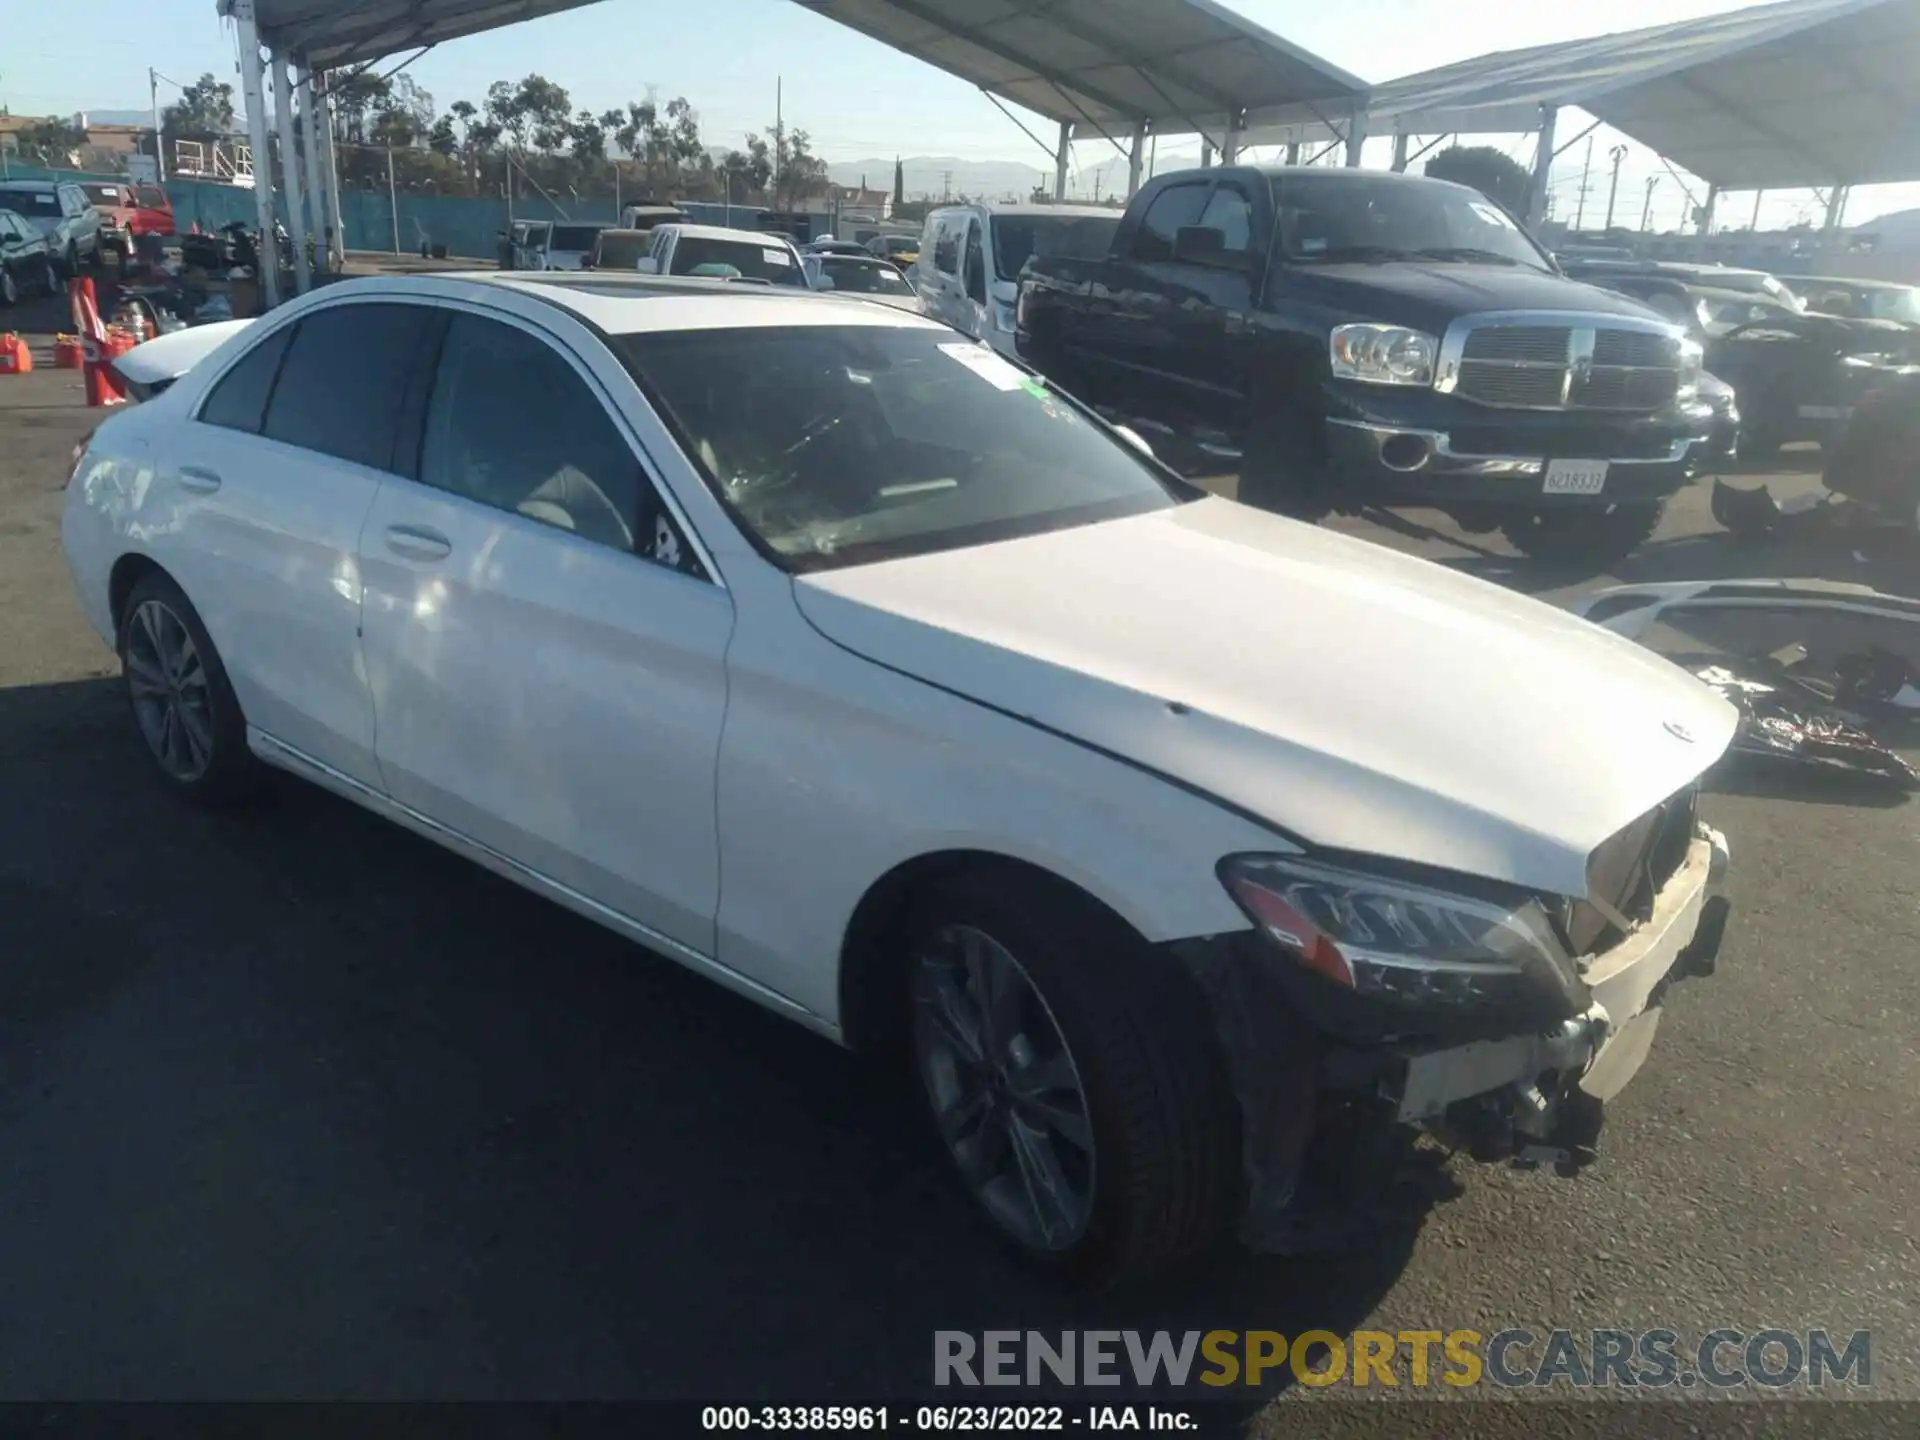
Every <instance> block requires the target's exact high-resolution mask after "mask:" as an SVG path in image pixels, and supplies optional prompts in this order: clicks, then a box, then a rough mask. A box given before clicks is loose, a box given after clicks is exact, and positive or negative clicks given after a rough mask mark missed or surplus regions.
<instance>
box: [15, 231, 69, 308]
mask: <svg viewBox="0 0 1920 1440" xmlns="http://www.w3.org/2000/svg"><path fill="white" fill-rule="evenodd" d="M59 289H60V272H59V270H58V268H57V267H56V266H55V265H54V260H53V247H52V246H51V245H50V244H48V243H47V237H46V236H45V235H43V234H42V233H41V232H40V227H39V226H37V225H35V224H34V223H33V222H32V221H30V220H28V219H27V218H26V216H24V215H18V214H15V213H14V212H13V211H11V210H0V305H15V304H18V303H19V302H20V300H22V299H23V298H24V297H26V296H28V295H35V294H47V295H52V294H54V293H56V292H57V291H58V290H59Z"/></svg>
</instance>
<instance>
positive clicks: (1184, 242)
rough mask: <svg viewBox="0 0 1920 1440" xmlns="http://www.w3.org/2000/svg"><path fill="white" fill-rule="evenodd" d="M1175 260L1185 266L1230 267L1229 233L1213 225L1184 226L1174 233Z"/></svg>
mask: <svg viewBox="0 0 1920 1440" xmlns="http://www.w3.org/2000/svg"><path fill="white" fill-rule="evenodd" d="M1173 258H1174V262H1175V263H1176V264H1183V265H1228V264H1231V263H1232V262H1231V260H1230V259H1229V258H1228V254H1227V232H1226V231H1224V230H1218V229H1215V228H1214V227H1213V226H1211V225H1182V226H1181V227H1180V228H1179V229H1178V230H1176V231H1174V232H1173Z"/></svg>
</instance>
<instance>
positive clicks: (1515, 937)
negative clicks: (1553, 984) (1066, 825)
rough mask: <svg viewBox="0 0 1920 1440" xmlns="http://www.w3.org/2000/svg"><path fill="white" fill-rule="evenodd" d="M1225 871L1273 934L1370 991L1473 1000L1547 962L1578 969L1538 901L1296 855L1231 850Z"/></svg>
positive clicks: (1309, 963) (1246, 906) (1556, 968)
mask: <svg viewBox="0 0 1920 1440" xmlns="http://www.w3.org/2000/svg"><path fill="white" fill-rule="evenodd" d="M1220 878H1221V880H1222V881H1223V882H1224V883H1225V885H1226V887H1227V891H1228V893H1229V894H1231V895H1232V896H1233V898H1234V900H1235V901H1237V902H1238V904H1239V905H1240V908H1241V909H1243V910H1245V911H1246V912H1247V916H1248V918H1249V919H1251V920H1252V921H1253V923H1254V924H1255V925H1257V926H1259V928H1260V930H1261V932H1262V933H1263V934H1264V935H1265V936H1266V937H1267V939H1269V940H1271V941H1272V942H1273V943H1274V944H1276V945H1279V946H1280V947H1281V948H1282V949H1284V950H1287V951H1289V952H1290V953H1291V954H1293V955H1294V956H1295V957H1296V958H1297V959H1299V961H1300V962H1301V963H1302V964H1303V965H1305V966H1306V967H1307V968H1308V969H1310V970H1313V971H1315V972H1317V973H1318V974H1320V975H1322V976H1324V977H1325V978H1326V979H1328V980H1331V981H1332V982H1333V983H1334V984H1336V985H1342V986H1345V987H1347V988H1348V989H1351V990H1354V991H1356V992H1358V993H1360V994H1363V995H1373V996H1377V997H1379V998H1382V999H1392V1000H1401V1001H1408V1002H1412V1003H1431V1002H1435V1001H1439V1002H1451V1003H1473V1002H1476V1001H1479V1000H1484V999H1492V998H1495V997H1498V996H1500V995H1504V994H1507V993H1509V992H1510V991H1511V989H1512V987H1513V986H1514V985H1515V984H1516V983H1517V982H1519V981H1520V979H1521V977H1522V976H1523V975H1525V974H1527V973H1528V972H1529V971H1538V970H1539V969H1540V967H1542V966H1544V967H1546V969H1547V970H1548V971H1549V972H1551V973H1552V974H1553V975H1554V976H1555V977H1556V978H1557V979H1558V980H1561V981H1567V982H1570V981H1571V979H1572V977H1573V974H1574V965H1573V961H1572V959H1571V958H1570V957H1569V956H1568V954H1567V951H1566V947H1565V946H1564V945H1563V944H1562V943H1561V941H1560V938H1559V935H1558V934H1557V933H1556V932H1555V929H1554V926H1553V922H1552V920H1551V919H1550V918H1549V916H1548V914H1547V910H1546V908H1545V906H1544V905H1543V904H1542V903H1541V901H1539V900H1538V899H1535V898H1531V897H1517V896H1516V897H1515V898H1514V899H1512V900H1511V901H1506V900H1495V899H1489V898H1483V897H1480V896H1475V895H1462V894H1456V893H1453V892H1451V891H1446V890H1440V889H1435V888H1434V887H1432V886H1429V885H1423V884H1420V883H1418V882H1415V881H1410V880H1401V879H1398V878H1396V877H1390V876H1383V875H1373V874H1368V873H1366V872H1364V871H1359V870H1349V869H1345V868H1343V867H1340V866H1336V865H1328V864H1323V863H1321V862H1319V861H1317V860H1308V859H1304V858H1301V857H1298V856H1292V855H1236V856H1232V857H1230V858H1228V859H1227V860H1226V861H1224V862H1223V863H1222V864H1221V866H1220Z"/></svg>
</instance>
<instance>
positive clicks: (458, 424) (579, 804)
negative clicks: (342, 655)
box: [360, 309, 733, 957]
mask: <svg viewBox="0 0 1920 1440" xmlns="http://www.w3.org/2000/svg"><path fill="white" fill-rule="evenodd" d="M446 324H447V328H446V332H445V337H444V340H443V342H442V343H441V345H440V347H439V358H438V361H437V364H436V366H435V367H434V368H433V369H432V370H431V371H430V372H428V373H426V374H424V375H423V377H422V384H421V386H420V403H419V415H420V419H419V421H418V423H417V428H416V433H415V435H414V437H413V438H412V440H411V441H403V445H402V449H403V451H406V452H407V454H408V461H407V463H406V464H404V465H403V467H402V468H403V469H405V470H406V471H407V478H404V479H389V480H388V481H387V482H386V483H385V484H384V485H383V486H382V487H381V490H380V494H379V497H378V499H377V500H376V501H375V503H374V506H373V512H372V514H371V515H370V516H369V517H368V519H367V524H366V528H365V534H364V539H363V541H362V544H361V550H360V563H361V566H362V569H363V571H364V574H365V581H366V587H367V591H366V597H367V598H366V611H365V626H364V628H365V639H364V642H363V643H364V648H365V657H366V671H367V678H368V682H369V684H370V686H371V689H372V693H373V701H374V707H375V712H376V716H377V720H378V732H379V743H378V752H379V765H380V772H381V775H382V777H383V779H384V782H385V785H386V788H387V790H388V792H389V793H390V794H391V795H392V796H393V798H394V799H396V800H398V801H399V802H400V803H401V804H403V805H405V806H407V807H409V808H410V809H412V810H414V811H415V812H417V813H418V814H420V815H423V816H425V817H427V818H428V819H429V820H431V821H433V822H434V823H436V824H438V825H441V826H444V827H446V828H447V829H449V830H452V831H454V832H455V833H457V834H459V835H461V836H464V837H465V838H467V839H469V840H471V841H475V842H478V843H479V844H480V845H482V846H484V847H486V848H487V849H489V850H491V851H493V852H495V853H496V854H498V855H501V856H504V857H505V858H506V859H507V860H509V861H511V862H513V863H514V864H516V865H518V866H521V867H524V868H525V869H527V870H530V871H532V872H534V873H535V874H536V875H538V876H540V877H543V878H544V879H546V880H548V881H551V882H554V883H556V884H558V885H559V886H561V887H562V888H563V889H564V890H565V891H567V892H571V894H572V895H573V896H575V897H579V898H580V899H583V900H585V901H587V902H590V903H591V904H592V905H597V906H602V907H605V908H607V909H609V910H611V911H613V912H615V913H616V914H617V915H619V916H621V917H624V918H625V919H627V920H630V921H633V922H637V923H638V924H639V925H641V926H643V927H644V928H645V929H646V930H648V931H650V932H652V933H653V934H654V935H656V936H663V937H665V938H666V939H667V940H670V941H672V942H674V943H675V944H677V945H679V946H682V947H685V948H686V949H689V950H692V951H695V952H697V953H698V954H699V955H701V956H708V957H710V956H711V955H712V954H713V919H714V914H715V910H716V908H717V905H718V897H719V884H720V877H719V859H718V854H719V852H718V843H717V837H716V831H715V820H714V813H715V812H714V775H715V765H716V756H717V753H718V748H719V741H720V724H721V718H722V715H723V713H724V711H725V706H726V693H727V687H726V669H725V652H726V645H727V641H728V638H729V637H730V635H731V634H732V629H733V607H732V605H731V603H730V601H729V598H728V595H727V592H726V591H725V590H724V589H722V588H721V586H720V585H719V584H718V583H717V580H716V578H715V575H714V572H713V571H712V570H711V569H710V568H709V566H708V565H707V564H706V562H705V561H703V559H702V558H701V557H700V556H699V555H697V554H696V552H695V547H694V545H693V543H692V539H691V536H690V535H689V534H688V532H687V530H686V528H685V526H684V525H683V523H682V520H681V518H680V517H679V516H678V514H677V513H675V512H674V511H673V509H672V508H671V506H670V505H669V504H668V503H667V502H666V501H665V500H664V499H663V498H662V491H661V490H660V489H659V488H658V487H657V486H656V484H655V482H654V480H653V477H652V476H651V474H650V471H649V467H648V466H647V464H646V463H645V461H644V459H643V456H642V454H641V452H640V450H639V448H638V446H637V444H636V442H635V436H634V433H633V431H632V429H631V426H630V424H629V422H628V420H627V418H626V417H625V416H624V415H623V414H622V412H621V409H620V403H619V402H618V401H617V400H616V399H615V398H614V397H615V396H616V395H617V394H621V393H625V394H627V395H628V396H629V401H630V403H633V404H636V405H637V404H639V399H638V395H637V393H634V392H633V384H632V381H631V380H630V379H628V378H627V377H626V375H625V372H624V371H622V370H621V369H620V368H619V366H618V364H617V362H615V360H614V359H613V357H612V356H611V355H609V354H608V353H607V352H606V350H605V348H604V346H603V345H602V344H601V342H600V341H599V340H597V339H596V338H594V337H593V336H592V335H591V333H590V332H588V331H587V330H586V328H585V327H584V326H582V325H580V324H579V323H578V322H575V321H573V320H572V319H570V318H567V317H564V316H559V315H557V314H556V317H555V319H554V320H553V322H552V328H547V327H546V326H545V325H544V324H543V325H542V326H540V327H536V326H535V325H533V324H531V323H530V322H528V321H526V320H524V319H522V318H520V317H518V316H514V315H509V314H506V313H504V312H496V311H479V310H473V309H457V310H450V311H448V312H447V321H446Z"/></svg>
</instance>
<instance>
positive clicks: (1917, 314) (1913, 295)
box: [1867, 290, 1920, 325]
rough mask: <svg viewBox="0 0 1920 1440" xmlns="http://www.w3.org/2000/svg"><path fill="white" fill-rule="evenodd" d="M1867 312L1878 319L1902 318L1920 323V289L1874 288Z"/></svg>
mask: <svg viewBox="0 0 1920 1440" xmlns="http://www.w3.org/2000/svg"><path fill="white" fill-rule="evenodd" d="M1867 307H1868V308H1867V313H1868V314H1869V315H1871V316H1872V317H1873V318H1874V319H1876V320H1901V321H1904V322H1905V323H1907V324H1908V325H1920V290H1872V291H1869V292H1868V293H1867Z"/></svg>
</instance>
